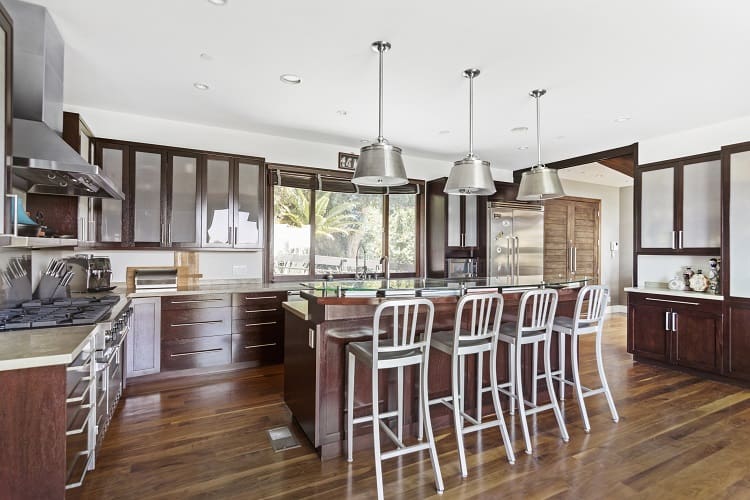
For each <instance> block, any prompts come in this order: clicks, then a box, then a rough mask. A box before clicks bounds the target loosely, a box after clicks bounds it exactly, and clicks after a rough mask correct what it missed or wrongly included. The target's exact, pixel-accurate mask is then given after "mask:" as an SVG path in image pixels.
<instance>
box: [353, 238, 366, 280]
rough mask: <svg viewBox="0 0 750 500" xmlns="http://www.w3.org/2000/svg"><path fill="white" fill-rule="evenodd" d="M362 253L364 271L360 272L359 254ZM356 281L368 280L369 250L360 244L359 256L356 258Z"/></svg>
mask: <svg viewBox="0 0 750 500" xmlns="http://www.w3.org/2000/svg"><path fill="white" fill-rule="evenodd" d="M360 250H361V251H362V256H363V259H362V271H361V272H360V270H359V252H360ZM354 279H367V250H365V246H364V245H363V244H362V243H360V244H359V246H358V247H357V254H356V255H355V256H354Z"/></svg>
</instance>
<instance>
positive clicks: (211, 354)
mask: <svg viewBox="0 0 750 500" xmlns="http://www.w3.org/2000/svg"><path fill="white" fill-rule="evenodd" d="M231 362H232V337H231V336H230V335H215V336H213V337H201V338H193V339H178V340H167V341H162V345H161V370H162V372H164V371H170V370H186V369H189V368H208V367H211V366H221V365H228V364H229V363H231Z"/></svg>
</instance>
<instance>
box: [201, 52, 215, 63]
mask: <svg viewBox="0 0 750 500" xmlns="http://www.w3.org/2000/svg"><path fill="white" fill-rule="evenodd" d="M198 57H200V58H201V59H202V60H204V61H213V59H214V58H213V56H211V54H209V53H208V52H201V55H200V56H198Z"/></svg>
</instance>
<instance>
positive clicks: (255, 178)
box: [234, 161, 263, 248]
mask: <svg viewBox="0 0 750 500" xmlns="http://www.w3.org/2000/svg"><path fill="white" fill-rule="evenodd" d="M262 193H263V183H262V181H261V167H260V165H259V164H257V163H249V162H245V161H239V162H237V182H236V197H235V208H234V217H235V219H234V220H235V222H234V231H235V233H234V246H235V247H242V248H261V247H263V217H261V214H262V213H263V210H262V208H263V199H262V196H261V194H262Z"/></svg>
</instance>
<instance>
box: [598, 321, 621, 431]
mask: <svg viewBox="0 0 750 500" xmlns="http://www.w3.org/2000/svg"><path fill="white" fill-rule="evenodd" d="M596 367H597V370H598V371H599V380H601V382H602V387H603V388H604V396H606V398H607V404H608V405H609V412H610V413H611V414H612V420H613V421H615V422H619V421H620V416H619V415H618V414H617V409H616V408H615V400H614V399H613V398H612V392H611V391H610V390H609V384H608V383H607V377H606V375H605V374H604V359H603V358H602V332H601V330H600V331H598V332H596Z"/></svg>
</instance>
